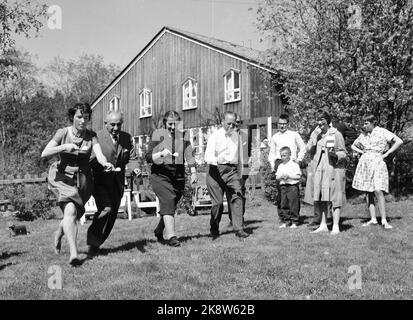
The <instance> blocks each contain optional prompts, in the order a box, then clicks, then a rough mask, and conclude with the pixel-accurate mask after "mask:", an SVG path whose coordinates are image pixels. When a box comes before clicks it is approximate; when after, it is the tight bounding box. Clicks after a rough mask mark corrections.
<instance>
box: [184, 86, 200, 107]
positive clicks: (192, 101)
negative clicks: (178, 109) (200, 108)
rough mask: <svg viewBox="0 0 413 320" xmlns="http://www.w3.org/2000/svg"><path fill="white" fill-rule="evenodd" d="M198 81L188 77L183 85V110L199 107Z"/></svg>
mask: <svg viewBox="0 0 413 320" xmlns="http://www.w3.org/2000/svg"><path fill="white" fill-rule="evenodd" d="M197 97H198V83H197V82H196V81H195V80H194V79H192V78H188V79H187V80H186V81H185V82H184V84H183V85H182V110H190V109H195V108H196V107H197Z"/></svg>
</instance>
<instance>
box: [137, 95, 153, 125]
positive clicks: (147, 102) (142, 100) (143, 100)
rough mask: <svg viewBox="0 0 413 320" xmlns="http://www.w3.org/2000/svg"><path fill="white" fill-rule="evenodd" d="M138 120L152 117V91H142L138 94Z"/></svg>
mask: <svg viewBox="0 0 413 320" xmlns="http://www.w3.org/2000/svg"><path fill="white" fill-rule="evenodd" d="M139 105H140V118H146V117H151V116H152V91H151V90H149V89H143V90H142V92H141V93H140V94H139Z"/></svg>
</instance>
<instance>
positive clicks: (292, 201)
mask: <svg viewBox="0 0 413 320" xmlns="http://www.w3.org/2000/svg"><path fill="white" fill-rule="evenodd" d="M280 156H281V160H282V163H281V164H280V165H279V166H278V169H277V172H276V174H275V175H276V178H277V180H279V181H280V187H281V215H280V219H281V221H280V223H281V225H280V228H286V227H287V225H290V224H291V228H297V224H298V221H299V218H300V193H299V187H298V184H299V182H300V178H301V170H300V166H299V165H298V163H296V162H295V161H293V160H291V149H290V148H289V147H283V148H281V150H280Z"/></svg>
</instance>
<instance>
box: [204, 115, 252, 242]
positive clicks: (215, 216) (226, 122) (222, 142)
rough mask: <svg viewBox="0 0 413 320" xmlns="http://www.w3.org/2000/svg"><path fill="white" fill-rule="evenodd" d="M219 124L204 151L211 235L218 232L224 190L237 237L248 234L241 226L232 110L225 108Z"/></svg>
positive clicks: (237, 148)
mask: <svg viewBox="0 0 413 320" xmlns="http://www.w3.org/2000/svg"><path fill="white" fill-rule="evenodd" d="M222 119H223V120H222V128H220V129H218V130H217V131H215V132H214V133H213V134H212V135H211V136H210V138H209V140H208V144H207V147H206V151H205V162H206V163H207V164H208V165H209V166H208V173H207V176H206V184H207V188H208V192H209V194H210V196H211V200H212V208H211V220H210V226H211V229H210V230H211V235H212V238H213V239H216V238H217V237H218V236H219V222H220V221H221V217H222V212H223V208H224V205H223V198H224V192H226V193H227V195H229V199H227V200H228V202H229V203H228V205H230V206H231V212H232V223H233V228H234V231H235V235H236V236H237V237H239V238H246V237H248V236H249V234H248V233H246V232H245V231H244V230H243V227H242V201H243V200H242V199H243V196H242V191H241V184H240V173H239V171H238V165H239V163H240V161H241V154H240V153H241V151H240V136H239V134H238V133H237V132H236V131H235V130H234V128H235V127H236V123H235V119H236V114H235V113H234V112H231V111H225V112H224V114H223V116H222Z"/></svg>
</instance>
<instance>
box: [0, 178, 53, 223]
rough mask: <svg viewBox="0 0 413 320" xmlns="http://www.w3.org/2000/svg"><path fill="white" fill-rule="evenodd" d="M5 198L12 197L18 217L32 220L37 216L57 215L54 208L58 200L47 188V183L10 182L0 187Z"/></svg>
mask: <svg viewBox="0 0 413 320" xmlns="http://www.w3.org/2000/svg"><path fill="white" fill-rule="evenodd" d="M0 190H1V193H2V194H3V195H4V198H5V199H10V201H11V204H12V206H13V207H14V210H16V211H18V212H17V214H16V218H18V219H20V220H26V221H32V220H35V219H37V218H43V219H51V218H54V217H55V216H56V211H55V210H52V208H53V207H55V206H56V200H55V199H54V198H53V197H52V194H51V193H50V191H49V190H48V188H47V184H45V183H39V184H37V183H36V184H10V185H4V186H1V187H0Z"/></svg>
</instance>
